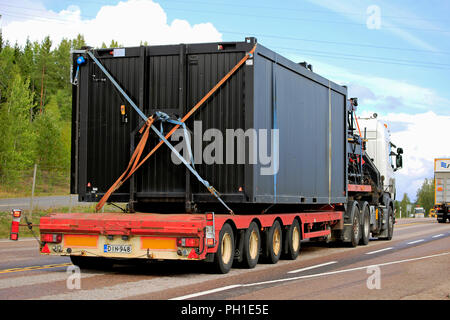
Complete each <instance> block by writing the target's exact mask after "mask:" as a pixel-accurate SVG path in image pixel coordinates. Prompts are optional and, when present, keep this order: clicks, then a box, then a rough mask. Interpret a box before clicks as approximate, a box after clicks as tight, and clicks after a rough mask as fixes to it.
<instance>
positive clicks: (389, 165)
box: [358, 113, 403, 200]
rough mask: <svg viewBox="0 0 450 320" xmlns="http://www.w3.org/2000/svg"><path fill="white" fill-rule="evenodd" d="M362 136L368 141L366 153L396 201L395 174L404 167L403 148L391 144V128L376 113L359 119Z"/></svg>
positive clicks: (386, 188)
mask: <svg viewBox="0 0 450 320" xmlns="http://www.w3.org/2000/svg"><path fill="white" fill-rule="evenodd" d="M358 123H359V127H360V129H361V135H362V136H363V138H364V139H365V140H366V153H367V155H368V156H369V157H370V158H371V159H372V161H373V162H374V163H375V166H376V167H377V169H378V170H379V172H380V175H381V176H382V179H383V181H384V182H383V185H384V191H385V192H388V193H389V194H390V197H391V199H392V200H395V193H396V189H395V176H394V172H395V171H397V170H398V169H400V168H401V167H402V156H401V154H402V153H403V149H402V148H397V147H396V146H395V145H394V144H393V143H392V142H391V132H390V130H389V126H388V124H387V123H386V122H384V121H383V120H380V119H378V117H377V114H376V113H374V114H373V115H372V116H371V117H368V118H362V117H358Z"/></svg>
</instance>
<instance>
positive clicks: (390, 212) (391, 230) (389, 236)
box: [381, 206, 394, 241]
mask: <svg viewBox="0 0 450 320" xmlns="http://www.w3.org/2000/svg"><path fill="white" fill-rule="evenodd" d="M387 219H388V222H387V236H386V237H383V238H381V239H382V240H387V241H390V240H392V237H393V235H394V211H393V210H392V207H391V206H389V209H388V217H387Z"/></svg>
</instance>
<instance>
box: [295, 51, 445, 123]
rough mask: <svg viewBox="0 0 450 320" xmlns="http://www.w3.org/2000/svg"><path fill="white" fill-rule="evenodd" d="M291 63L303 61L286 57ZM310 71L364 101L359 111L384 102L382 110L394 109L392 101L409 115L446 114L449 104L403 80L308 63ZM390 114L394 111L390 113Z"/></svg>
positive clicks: (428, 91)
mask: <svg viewBox="0 0 450 320" xmlns="http://www.w3.org/2000/svg"><path fill="white" fill-rule="evenodd" d="M287 57H288V58H289V59H291V60H293V61H304V60H305V56H300V55H298V54H288V55H287ZM308 62H309V63H311V64H313V66H314V71H315V72H317V73H318V74H320V75H321V76H324V77H326V78H328V79H330V80H332V81H333V82H336V83H338V84H341V85H347V86H348V87H349V95H350V96H356V97H358V95H360V94H362V96H359V97H360V98H364V99H363V100H364V101H363V103H364V104H363V106H362V108H365V109H367V108H377V107H379V106H380V104H382V103H384V104H385V105H386V108H387V109H389V108H391V107H392V108H394V107H395V105H394V104H393V102H394V101H396V102H398V104H401V105H402V106H403V107H405V106H406V107H407V108H408V110H409V113H423V112H426V111H428V110H435V111H437V110H442V111H443V113H444V114H445V113H447V114H448V110H449V109H450V108H449V105H450V101H449V100H448V99H446V98H444V97H441V96H440V95H439V94H438V93H437V92H436V91H435V90H434V89H431V88H425V87H421V86H418V85H415V84H412V83H410V82H408V81H406V80H395V79H389V78H384V77H379V76H373V75H370V74H359V73H356V72H354V71H349V70H347V69H345V68H341V67H336V66H334V65H330V64H327V63H323V62H320V61H318V60H317V59H316V58H312V59H310V60H308ZM380 111H385V110H377V112H380ZM392 111H394V110H392Z"/></svg>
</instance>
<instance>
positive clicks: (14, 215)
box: [12, 209, 22, 218]
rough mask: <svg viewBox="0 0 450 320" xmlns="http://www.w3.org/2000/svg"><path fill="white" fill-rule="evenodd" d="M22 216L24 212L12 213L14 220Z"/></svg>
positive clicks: (14, 210)
mask: <svg viewBox="0 0 450 320" xmlns="http://www.w3.org/2000/svg"><path fill="white" fill-rule="evenodd" d="M21 215H22V210H18V209H13V211H12V216H13V218H20V216H21Z"/></svg>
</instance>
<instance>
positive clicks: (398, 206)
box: [394, 200, 404, 218]
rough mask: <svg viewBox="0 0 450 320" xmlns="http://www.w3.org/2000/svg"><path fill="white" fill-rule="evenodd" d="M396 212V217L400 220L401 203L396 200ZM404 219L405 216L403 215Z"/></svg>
mask: <svg viewBox="0 0 450 320" xmlns="http://www.w3.org/2000/svg"><path fill="white" fill-rule="evenodd" d="M394 211H395V217H396V218H400V201H397V200H395V201H394ZM402 217H403V218H404V215H402Z"/></svg>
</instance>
